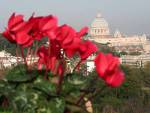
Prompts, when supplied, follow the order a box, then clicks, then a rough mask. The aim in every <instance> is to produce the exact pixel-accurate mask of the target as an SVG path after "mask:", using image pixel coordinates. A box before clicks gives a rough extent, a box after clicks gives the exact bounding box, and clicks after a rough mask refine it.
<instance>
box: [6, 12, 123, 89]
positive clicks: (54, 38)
mask: <svg viewBox="0 0 150 113" xmlns="http://www.w3.org/2000/svg"><path fill="white" fill-rule="evenodd" d="M87 32H88V28H87V27H84V28H82V29H81V30H80V31H79V32H77V31H76V30H75V29H73V28H72V27H70V26H69V25H62V26H59V25H58V22H57V18H56V17H54V16H52V15H49V16H40V17H34V16H31V17H30V18H29V19H28V20H27V21H25V20H24V19H23V15H15V13H14V14H12V16H11V17H10V19H9V21H8V27H7V28H6V30H5V31H4V32H3V36H4V37H5V38H7V39H8V40H9V41H10V42H11V43H16V44H18V45H20V46H21V47H22V48H25V47H29V46H32V44H33V42H34V40H37V41H40V40H41V39H42V38H43V37H47V38H48V40H49V45H48V46H47V47H45V46H41V47H40V48H39V49H38V51H37V55H38V57H39V60H38V69H39V70H41V69H42V68H43V67H44V68H45V69H46V71H48V70H50V71H51V72H53V73H54V74H58V75H63V73H64V71H65V66H64V65H66V64H64V63H65V62H64V61H65V56H66V57H68V58H71V57H73V56H74V55H75V54H78V55H79V56H80V59H81V61H80V62H82V61H85V60H86V59H87V58H88V57H89V56H90V55H91V54H93V53H94V52H96V51H97V50H98V49H97V47H96V45H95V44H93V43H92V42H91V41H89V40H83V39H82V37H83V36H84V35H85V34H87ZM95 65H96V70H97V72H98V74H99V76H100V77H102V78H103V79H104V80H105V81H106V83H107V84H109V85H111V86H113V87H116V86H119V85H121V83H122V82H123V80H124V74H123V73H122V71H121V70H120V69H119V68H118V67H119V60H118V58H117V57H113V56H112V55H111V54H107V55H104V54H102V53H100V54H99V55H98V56H97V57H96V59H95Z"/></svg>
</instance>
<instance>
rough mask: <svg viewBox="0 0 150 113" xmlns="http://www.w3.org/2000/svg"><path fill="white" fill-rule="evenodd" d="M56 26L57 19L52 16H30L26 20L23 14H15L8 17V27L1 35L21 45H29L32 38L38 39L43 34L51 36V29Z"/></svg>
mask: <svg viewBox="0 0 150 113" xmlns="http://www.w3.org/2000/svg"><path fill="white" fill-rule="evenodd" d="M56 27H57V19H56V18H55V17H53V16H51V15H50V16H45V17H33V16H32V17H31V18H30V19H29V20H28V21H25V20H24V19H23V15H15V13H13V14H12V16H11V17H10V18H9V21H8V28H6V30H5V31H4V32H3V36H4V37H6V38H7V39H8V40H9V41H10V42H12V43H17V44H19V45H21V46H23V47H28V46H31V45H32V43H33V41H34V40H40V39H41V38H43V37H44V36H49V37H50V38H53V37H54V35H53V31H54V29H55V28H56Z"/></svg>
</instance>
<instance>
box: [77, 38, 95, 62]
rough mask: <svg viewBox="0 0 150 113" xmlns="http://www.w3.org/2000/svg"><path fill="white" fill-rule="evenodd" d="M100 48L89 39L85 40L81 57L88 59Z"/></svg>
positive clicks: (81, 49) (81, 48)
mask: <svg viewBox="0 0 150 113" xmlns="http://www.w3.org/2000/svg"><path fill="white" fill-rule="evenodd" d="M97 50H98V48H97V47H96V45H95V44H93V43H92V42H91V41H89V40H87V41H85V42H83V43H82V44H81V46H80V52H79V53H80V57H81V59H82V60H86V59H87V58H88V57H89V56H90V55H92V54H93V53H95V52H96V51H97Z"/></svg>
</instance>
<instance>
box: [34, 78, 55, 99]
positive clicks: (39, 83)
mask: <svg viewBox="0 0 150 113" xmlns="http://www.w3.org/2000/svg"><path fill="white" fill-rule="evenodd" d="M32 88H33V89H36V90H38V91H41V92H43V93H45V94H47V95H53V96H54V95H56V84H54V83H52V82H50V81H47V80H44V79H43V78H41V77H39V78H37V80H36V81H35V82H34V84H33V85H32Z"/></svg>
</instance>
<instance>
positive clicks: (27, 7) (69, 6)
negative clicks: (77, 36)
mask: <svg viewBox="0 0 150 113" xmlns="http://www.w3.org/2000/svg"><path fill="white" fill-rule="evenodd" d="M148 4H150V1H149V0H138V1H137V0H132V1H130V0H126V1H120V0H115V1H114V0H92V1H91V0H82V1H81V0H76V1H70V0H61V1H52V0H43V1H41V0H21V1H18V0H12V1H10V0H1V1H0V15H1V16H0V32H2V31H3V30H4V28H5V27H6V26H7V21H8V18H9V17H10V15H11V14H12V13H13V12H16V13H18V14H19V13H21V14H24V15H25V17H26V18H27V17H29V16H31V15H32V13H33V12H35V14H36V15H47V14H53V15H56V16H57V17H58V20H59V23H60V24H64V23H66V24H69V25H71V26H73V27H75V28H76V29H77V30H79V29H80V28H81V27H84V26H88V27H90V25H91V23H92V21H93V19H94V18H95V16H96V14H97V12H100V13H101V14H102V16H103V17H104V18H105V19H106V20H107V22H108V23H109V27H110V32H111V33H112V34H113V33H114V31H115V30H116V29H119V30H120V31H121V32H122V33H125V34H127V35H128V34H129V35H132V34H133V35H134V34H143V33H145V34H150V21H149V20H150V14H149V11H150V7H149V5H148Z"/></svg>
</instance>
